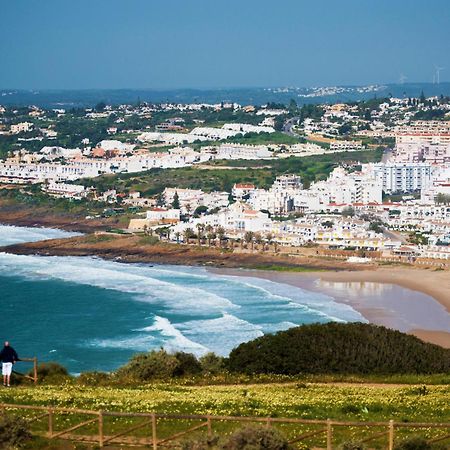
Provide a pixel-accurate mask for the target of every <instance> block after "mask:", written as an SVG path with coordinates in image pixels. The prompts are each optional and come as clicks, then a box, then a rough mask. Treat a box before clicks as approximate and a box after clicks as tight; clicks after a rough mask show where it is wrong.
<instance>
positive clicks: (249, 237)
mask: <svg viewBox="0 0 450 450" xmlns="http://www.w3.org/2000/svg"><path fill="white" fill-rule="evenodd" d="M254 237H255V233H253V231H247V232H246V233H245V234H244V240H245V242H246V243H247V244H251V248H252V251H253V239H254Z"/></svg>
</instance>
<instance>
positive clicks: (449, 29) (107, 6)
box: [0, 0, 450, 89]
mask: <svg viewBox="0 0 450 450" xmlns="http://www.w3.org/2000/svg"><path fill="white" fill-rule="evenodd" d="M435 65H438V66H441V67H444V68H445V70H443V71H442V72H441V81H445V80H450V1H449V0H420V1H419V0H314V1H305V0H284V1H281V0H278V1H274V0H225V1H222V0H41V1H38V0H0V88H39V89H44V88H55V89H60V88H65V89H78V88H82V89H84V88H179V87H181V88H187V87H191V88H208V87H245V86H317V85H334V84H367V83H387V82H397V81H398V79H399V76H400V74H402V73H403V74H404V75H405V76H407V77H408V81H432V77H433V72H434V66H435Z"/></svg>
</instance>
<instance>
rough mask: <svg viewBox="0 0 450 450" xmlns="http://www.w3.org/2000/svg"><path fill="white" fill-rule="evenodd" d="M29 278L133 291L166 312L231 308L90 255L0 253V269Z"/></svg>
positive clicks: (219, 300) (196, 290)
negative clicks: (162, 306)
mask: <svg viewBox="0 0 450 450" xmlns="http://www.w3.org/2000/svg"><path fill="white" fill-rule="evenodd" d="M1 269H4V270H2V272H4V271H5V272H6V273H9V274H14V275H16V274H21V275H23V276H27V277H30V278H33V279H59V280H64V281H69V282H73V283H77V284H85V285H90V286H96V287H100V288H103V289H112V290H116V291H120V292H127V293H130V294H135V297H134V298H135V299H136V300H139V301H142V302H147V303H152V304H161V303H163V304H164V306H165V308H166V311H172V312H179V311H180V310H186V311H187V312H188V313H189V314H208V315H209V314H211V312H216V313H217V312H222V311H224V310H226V309H233V308H235V305H233V303H232V302H231V301H230V300H228V299H227V298H224V297H221V296H219V295H216V294H212V293H209V292H206V291H204V290H202V289H199V288H196V287H189V286H186V285H178V284H174V283H170V282H168V281H162V280H158V279H157V278H152V275H153V274H152V272H151V270H149V269H147V271H146V272H145V271H144V269H143V268H140V270H136V268H135V267H134V266H133V265H130V264H123V263H118V262H113V261H103V260H101V259H96V258H91V257H82V258H81V257H71V256H67V257H66V256H64V257H62V256H45V257H43V256H34V255H11V254H7V253H0V270H1Z"/></svg>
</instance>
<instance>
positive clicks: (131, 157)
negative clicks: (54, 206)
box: [0, 97, 450, 261]
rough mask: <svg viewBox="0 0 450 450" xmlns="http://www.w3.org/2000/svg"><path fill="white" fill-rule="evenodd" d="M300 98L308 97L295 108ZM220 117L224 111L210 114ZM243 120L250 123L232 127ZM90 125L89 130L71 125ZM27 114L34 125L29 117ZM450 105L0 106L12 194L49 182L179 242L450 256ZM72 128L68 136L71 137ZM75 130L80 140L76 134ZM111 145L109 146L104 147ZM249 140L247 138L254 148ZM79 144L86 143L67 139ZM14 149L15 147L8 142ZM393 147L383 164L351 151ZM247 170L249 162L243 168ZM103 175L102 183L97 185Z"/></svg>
mask: <svg viewBox="0 0 450 450" xmlns="http://www.w3.org/2000/svg"><path fill="white" fill-rule="evenodd" d="M294 103H295V102H294ZM211 116H213V117H214V119H213V120H211ZM232 116H233V117H236V118H237V119H238V120H237V121H222V120H220V119H221V118H225V119H228V118H230V117H232ZM68 117H70V118H71V119H70V120H72V121H74V120H75V119H74V117H75V118H76V120H78V121H80V120H81V117H82V120H83V121H90V122H91V123H92V124H94V125H95V126H97V127H98V130H97V131H94V132H92V128H95V126H94V125H92V127H91V128H90V129H89V132H86V133H85V134H82V133H80V132H79V131H75V130H73V131H70V133H72V134H69V135H68V134H67V133H68V131H67V123H70V120H68ZM25 118H26V119H25ZM449 119H450V102H449V101H448V99H446V98H436V97H433V98H425V97H423V98H420V99H414V98H413V99H411V98H405V99H398V98H389V99H382V100H378V101H375V100H374V101H369V102H361V103H360V104H358V103H356V104H333V105H320V106H304V107H302V108H299V107H297V105H295V104H293V105H292V104H291V105H290V106H289V107H286V106H285V105H276V104H275V105H270V104H268V105H265V106H262V107H257V106H251V105H250V106H241V105H238V104H235V103H232V104H227V103H221V104H215V105H212V104H188V105H184V104H159V105H149V104H139V105H135V106H131V105H120V106H118V107H112V106H107V105H98V106H97V107H96V108H92V109H86V110H82V111H72V112H69V111H65V110H63V109H58V110H44V109H42V108H37V107H28V108H22V109H20V110H14V109H11V108H5V107H0V140H2V139H3V140H4V141H5V142H6V143H8V147H7V150H6V151H3V153H2V154H3V160H2V161H1V162H0V183H1V185H2V186H3V187H7V188H8V189H10V188H17V189H21V188H26V187H27V186H39V188H40V190H41V192H42V193H43V194H45V195H48V196H51V197H60V198H64V199H68V200H69V201H75V202H76V201H86V200H89V201H90V202H99V203H104V204H105V211H113V213H117V212H118V213H120V212H122V211H128V212H131V213H132V214H131V216H130V218H129V221H128V226H127V227H126V232H130V233H145V234H152V235H153V234H155V235H158V236H159V237H160V238H161V239H166V240H168V241H173V242H176V243H183V242H184V243H189V242H190V241H191V240H197V242H198V243H199V244H203V245H206V244H208V245H211V242H214V243H217V242H218V244H217V245H220V246H222V242H225V241H229V242H238V243H240V245H241V246H243V245H245V246H246V247H247V248H248V247H251V248H253V246H254V244H255V243H256V244H259V245H260V246H264V243H272V244H273V243H275V245H276V246H278V247H279V248H283V247H286V248H295V247H310V248H317V249H321V250H323V249H326V250H329V251H353V252H356V254H358V255H359V256H360V259H361V261H363V260H364V259H367V260H370V257H378V258H381V257H385V258H403V259H404V258H406V259H407V260H408V261H415V260H417V259H420V258H422V259H423V258H426V259H433V260H434V259H435V260H443V261H445V260H450V246H449V245H450V120H449ZM63 133H66V134H63ZM74 136H76V137H75V138H74ZM97 137H99V138H101V139H99V140H97V139H96V138H97ZM246 140H247V141H248V143H247V141H246ZM64 143H72V144H74V145H63V144H64ZM1 148H3V149H4V148H5V145H2V147H0V149H1ZM377 150H382V153H381V155H382V156H381V160H378V161H377V160H376V158H372V162H361V161H358V160H357V159H355V160H354V161H351V163H343V162H342V161H341V160H340V156H339V155H340V154H344V153H345V154H348V153H351V152H355V155H356V154H358V155H359V153H357V152H361V151H363V152H366V153H368V154H372V155H374V154H375V153H376V151H377ZM323 155H334V156H333V157H334V158H335V161H336V163H335V165H334V167H332V169H331V171H330V172H329V174H328V175H327V177H325V178H323V179H315V180H313V181H312V182H308V183H305V180H303V179H302V177H301V175H300V174H298V173H294V172H284V173H278V174H275V176H274V180H273V182H272V184H271V185H270V186H265V187H264V186H259V185H257V184H256V183H249V182H245V181H242V182H236V183H234V184H233V186H232V188H231V189H229V190H220V189H216V190H214V189H212V190H206V189H205V190H204V189H199V188H193V187H185V186H184V187H183V186H174V187H166V188H165V189H164V190H162V191H161V192H159V193H158V194H157V195H150V196H148V195H145V192H144V191H140V190H135V189H133V190H129V189H128V190H122V191H120V190H118V189H116V188H114V187H111V188H109V189H106V190H103V191H102V190H99V189H98V188H96V187H95V186H94V184H95V183H94V180H95V179H97V178H98V177H105V176H109V177H116V176H120V175H123V174H140V173H144V174H149V176H151V173H152V170H155V169H158V170H166V169H182V168H188V167H195V166H196V167H198V168H201V169H203V170H204V171H207V170H208V169H211V168H215V167H223V169H224V170H227V169H228V168H229V167H228V165H230V164H234V163H239V164H241V169H242V170H244V171H245V169H246V167H247V166H246V164H248V167H252V164H255V163H258V164H267V165H268V166H269V167H270V164H271V163H272V162H273V161H279V160H289V161H290V160H292V159H297V158H305V157H318V158H319V157H321V156H323ZM233 167H236V166H233ZM90 180H93V184H92V185H90Z"/></svg>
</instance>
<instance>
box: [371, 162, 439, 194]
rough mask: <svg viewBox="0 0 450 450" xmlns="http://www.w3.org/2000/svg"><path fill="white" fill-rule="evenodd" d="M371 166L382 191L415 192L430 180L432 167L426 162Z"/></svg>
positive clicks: (390, 192) (389, 192)
mask: <svg viewBox="0 0 450 450" xmlns="http://www.w3.org/2000/svg"><path fill="white" fill-rule="evenodd" d="M368 167H372V170H373V174H374V176H375V177H376V178H377V179H378V180H379V181H380V182H381V183H382V185H383V191H384V192H386V193H388V194H392V193H397V192H403V193H407V192H416V191H420V190H421V189H422V187H424V186H427V185H428V184H429V183H430V180H431V174H432V167H431V165H430V164H427V163H395V162H394V163H386V164H383V163H380V164H374V165H373V166H368Z"/></svg>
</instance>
